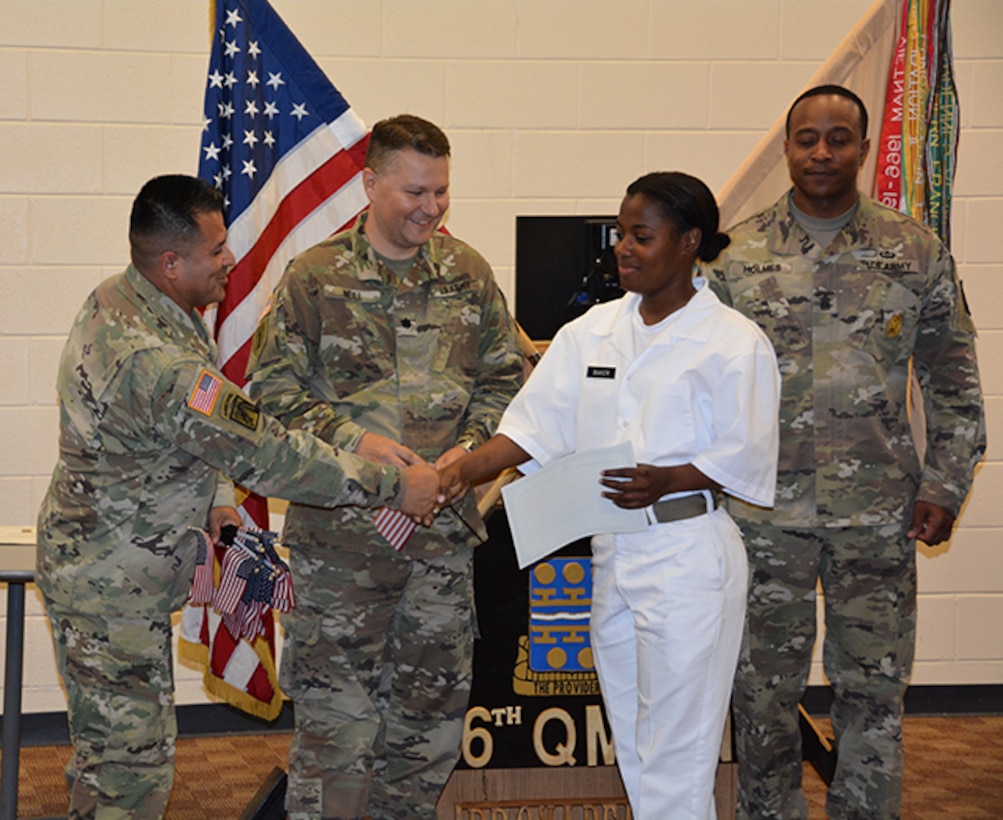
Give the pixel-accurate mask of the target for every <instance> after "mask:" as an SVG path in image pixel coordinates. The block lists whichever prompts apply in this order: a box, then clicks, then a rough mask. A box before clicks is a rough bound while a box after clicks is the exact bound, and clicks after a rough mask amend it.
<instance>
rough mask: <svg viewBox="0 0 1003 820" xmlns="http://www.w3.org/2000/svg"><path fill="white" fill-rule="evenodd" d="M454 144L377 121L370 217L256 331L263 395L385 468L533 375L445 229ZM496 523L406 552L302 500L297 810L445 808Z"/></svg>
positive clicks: (294, 276)
mask: <svg viewBox="0 0 1003 820" xmlns="http://www.w3.org/2000/svg"><path fill="white" fill-rule="evenodd" d="M448 157H449V143H448V141H447V139H446V136H445V135H444V134H443V133H442V131H440V130H439V129H438V128H437V127H436V126H434V125H433V124H432V123H429V122H426V121H425V120H422V119H419V118H417V117H412V116H407V115H402V116H400V117H395V118H392V119H390V120H384V121H382V122H380V123H377V125H376V126H375V127H374V128H373V130H372V135H371V138H370V146H369V152H368V155H367V158H366V168H365V170H364V171H363V182H364V186H365V190H366V193H367V196H368V197H369V201H370V207H369V210H368V212H367V213H365V214H363V216H362V217H361V218H360V220H359V222H358V223H357V225H356V226H355V227H354V228H352V229H351V230H348V231H345V232H342V233H340V234H338V235H336V236H334V237H332V238H330V239H328V240H326V241H324V242H322V243H320V244H319V245H317V246H315V247H314V248H312V249H310V250H308V251H306V252H305V253H303V254H302V255H300V256H299V257H297V258H296V259H295V260H293V262H292V263H291V264H290V266H289V268H288V269H287V271H286V273H285V275H284V276H283V279H282V281H281V282H280V283H279V286H278V288H277V289H276V291H275V294H274V297H273V306H272V310H271V311H270V312H269V313H268V314H267V315H266V316H265V317H264V318H263V320H262V323H261V324H260V325H259V327H258V333H257V335H256V337H255V342H254V348H253V351H252V355H251V362H250V364H249V369H248V373H249V375H250V376H251V378H252V382H251V388H250V389H251V394H252V395H253V396H254V397H255V398H257V399H258V400H259V401H261V403H262V406H263V407H264V408H267V409H268V412H271V413H274V414H275V415H276V416H277V417H278V418H280V419H281V420H283V422H284V423H285V424H287V425H289V426H290V427H292V428H301V429H305V430H309V431H310V432H312V433H313V434H314V435H316V436H319V437H320V438H322V439H324V440H325V441H328V442H331V443H332V444H334V445H336V446H339V447H342V448H344V449H346V450H354V451H355V452H357V453H360V454H364V455H366V457H369V458H372V459H373V460H375V461H377V462H381V461H382V462H385V463H390V464H410V463H414V462H416V461H422V460H429V461H434V462H435V464H436V466H438V467H442V466H444V465H446V464H448V463H451V462H452V461H453V460H455V459H457V458H459V457H460V456H461V455H463V454H465V453H466V452H467V450H468V449H470V448H471V447H474V446H477V445H478V444H480V443H481V442H483V441H486V440H487V439H488V438H489V437H490V436H491V434H492V432H493V431H494V429H495V426H496V424H497V422H498V420H499V419H500V418H501V414H502V411H503V410H504V409H505V406H506V405H507V404H508V402H509V400H510V399H511V398H512V397H513V396H514V395H515V393H516V392H517V391H518V388H519V386H520V384H521V381H522V362H521V358H520V354H519V352H518V349H517V346H516V340H515V334H514V328H513V323H512V321H511V319H510V317H509V314H508V310H507V308H506V305H505V300H504V298H503V296H502V294H501V292H500V290H499V289H498V286H497V284H496V282H495V280H494V277H493V275H492V273H491V269H490V268H489V266H488V264H487V263H486V262H485V261H484V259H483V258H482V257H481V256H480V254H478V253H477V252H476V251H475V250H473V248H471V247H469V246H468V245H466V244H464V243H463V242H460V241H459V240H457V239H454V238H452V237H450V236H447V235H444V234H442V233H439V232H437V231H436V228H437V227H438V225H439V222H440V220H441V218H442V216H443V214H444V213H445V211H446V208H447V207H448V204H449V197H448V185H449V164H448V163H449V160H448ZM483 537H485V532H484V527H483V522H481V521H480V519H479V517H478V516H477V511H476V503H475V501H474V499H473V497H470V498H469V499H466V500H465V501H464V502H463V503H462V504H457V505H456V507H455V508H447V509H445V510H443V511H442V513H441V514H439V515H438V517H437V518H436V519H435V522H434V524H433V525H432V527H431V528H429V529H425V530H419V531H417V532H416V533H415V534H413V535H412V536H411V537H410V539H409V540H408V541H407V543H406V544H405V545H404V547H403V549H402V550H400V551H399V552H397V551H395V549H394V548H393V547H392V546H391V545H390V544H389V543H388V541H387V540H386V539H385V538H384V537H383V536H382V535H380V534H379V533H378V532H377V530H376V529H375V528H374V524H373V515H372V513H371V511H369V510H365V509H359V508H356V507H349V506H345V507H340V508H338V509H337V510H334V511H333V512H332V511H326V510H320V509H316V508H313V507H309V506H304V505H299V504H294V505H292V506H290V508H289V511H288V514H287V516H286V524H285V532H284V535H283V539H284V541H285V543H287V544H289V545H290V546H291V568H292V573H293V577H294V579H295V584H296V590H297V599H298V606H297V608H296V610H295V611H293V612H291V613H289V615H288V617H285V618H284V619H283V623H284V625H285V628H286V641H285V644H284V648H283V659H282V669H281V681H282V686H283V689H284V691H285V692H286V694H287V695H289V696H290V697H291V698H292V700H293V702H294V705H295V721H296V724H295V734H294V737H293V744H292V750H291V752H290V764H289V785H288V791H287V797H286V809H287V811H288V812H289V817H290V818H291V820H307V818H309V819H310V820H313V819H314V818H321V817H323V818H334V817H338V818H361V817H365V816H367V815H368V816H370V817H372V818H374V820H375V819H376V818H388V817H399V818H409V820H413V819H414V818H434V817H435V804H436V801H437V798H438V795H439V792H440V791H441V789H442V786H443V784H444V783H445V781H446V779H447V778H448V777H449V774H450V772H451V771H452V768H453V765H454V763H455V761H456V759H457V757H458V754H459V745H460V739H461V735H462V721H463V715H464V712H465V710H466V706H467V701H468V697H469V692H470V675H471V653H472V636H473V621H474V613H473V578H472V575H473V567H472V547H473V546H474V545H475V544H476V543H477V541H478V538H483Z"/></svg>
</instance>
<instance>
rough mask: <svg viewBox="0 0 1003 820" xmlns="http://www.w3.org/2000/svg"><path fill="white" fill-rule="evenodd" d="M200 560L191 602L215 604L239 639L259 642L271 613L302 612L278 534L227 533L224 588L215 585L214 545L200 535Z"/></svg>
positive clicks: (249, 530)
mask: <svg viewBox="0 0 1003 820" xmlns="http://www.w3.org/2000/svg"><path fill="white" fill-rule="evenodd" d="M196 533H197V535H198V539H199V543H198V554H197V557H196V562H195V576H194V578H193V579H192V588H191V592H190V593H189V595H188V600H189V602H190V603H192V604H211V605H212V607H213V608H214V609H216V610H217V611H218V612H219V613H220V614H221V615H222V616H223V623H224V625H225V626H226V628H227V630H228V631H229V632H230V634H231V635H232V636H233V637H234V638H245V639H246V640H249V641H253V640H254V639H255V638H257V637H258V636H259V635H264V634H265V628H264V622H263V618H264V617H266V616H267V617H271V613H270V611H269V610H270V609H276V610H278V611H279V612H288V611H289V610H290V609H292V608H293V607H294V606H296V597H295V594H294V593H293V582H292V577H291V576H290V574H289V567H288V566H286V563H285V562H284V561H283V560H282V559H281V558H279V556H278V554H277V553H276V551H275V540H276V538H278V533H275V532H271V531H270V530H259V529H256V528H253V527H240V528H237V527H224V528H223V537H222V539H221V540H222V541H223V542H224V543H226V542H227V541H232V543H230V546H229V547H228V548H227V550H226V552H225V553H224V555H223V560H222V564H221V567H220V574H219V585H218V586H215V584H214V579H213V561H212V560H211V558H210V555H211V552H210V550H211V549H212V540H211V539H210V538H209V534H208V533H207V532H205V531H204V530H196Z"/></svg>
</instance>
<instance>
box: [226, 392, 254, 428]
mask: <svg viewBox="0 0 1003 820" xmlns="http://www.w3.org/2000/svg"><path fill="white" fill-rule="evenodd" d="M220 415H221V416H222V417H223V418H225V419H227V420H229V421H232V422H233V423H234V424H239V425H240V426H241V427H246V428H247V429H248V430H257V429H258V422H260V421H261V411H260V410H259V409H258V408H257V407H256V406H255V405H254V404H253V403H252V402H249V401H248V400H247V399H245V398H244V397H243V396H242V395H241V394H240V393H227V394H226V395H225V396H223V406H222V409H221V410H220Z"/></svg>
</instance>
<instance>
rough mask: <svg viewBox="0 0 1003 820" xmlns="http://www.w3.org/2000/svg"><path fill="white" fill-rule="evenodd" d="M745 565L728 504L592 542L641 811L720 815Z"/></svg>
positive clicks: (599, 661)
mask: <svg viewBox="0 0 1003 820" xmlns="http://www.w3.org/2000/svg"><path fill="white" fill-rule="evenodd" d="M747 584H748V568H747V564H746V555H745V547H744V545H743V543H742V536H741V534H740V533H739V530H738V527H737V526H736V525H735V523H734V522H733V521H732V520H731V518H730V516H729V515H728V513H727V512H725V511H724V510H723V509H720V508H719V509H717V510H715V511H714V512H711V513H708V514H706V515H700V516H697V517H695V518H688V519H684V520H682V521H674V522H671V523H667V524H655V525H653V526H651V527H649V528H648V529H647V530H645V531H643V532H638V533H625V534H620V535H600V536H596V537H595V538H593V539H592V585H593V588H592V649H593V652H594V654H595V662H596V670H597V672H598V674H599V683H600V685H601V686H602V694H603V702H604V703H605V706H606V714H607V717H608V718H609V721H610V726H611V729H612V732H613V742H614V748H615V750H616V759H617V764H618V765H619V767H620V775H621V777H622V778H623V782H624V786H625V788H626V791H627V798H628V799H629V800H630V806H631V811H632V812H633V814H634V817H635V818H636V820H676V818H680V820H681V818H692V819H693V820H708V818H710V820H714V818H715V817H716V811H715V808H714V776H715V773H716V771H717V763H718V758H719V756H720V750H721V739H722V735H723V731H724V724H725V719H726V715H727V710H728V703H729V698H730V696H731V687H732V680H733V678H734V675H735V666H736V664H737V663H738V650H739V645H740V643H741V638H742V625H743V621H744V618H745V602H746V592H747Z"/></svg>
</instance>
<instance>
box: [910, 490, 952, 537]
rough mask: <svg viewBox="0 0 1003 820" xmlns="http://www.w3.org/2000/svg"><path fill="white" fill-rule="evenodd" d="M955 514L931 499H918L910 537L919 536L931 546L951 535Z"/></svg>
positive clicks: (913, 511) (913, 513) (913, 514)
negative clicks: (930, 500) (933, 502)
mask: <svg viewBox="0 0 1003 820" xmlns="http://www.w3.org/2000/svg"><path fill="white" fill-rule="evenodd" d="M953 526H954V516H953V515H951V513H949V512H948V511H947V510H945V509H944V508H943V507H941V506H938V505H937V504H931V503H930V502H929V501H917V502H916V504H915V506H914V507H913V508H912V521H911V522H910V524H909V531H908V532H907V533H906V536H907V537H908V538H917V539H919V540H920V541H922V542H923V543H924V544H929V545H930V546H931V547H935V546H937V544H939V543H941V542H942V541H946V540H947V539H948V538H950V537H951V528H952V527H953Z"/></svg>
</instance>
